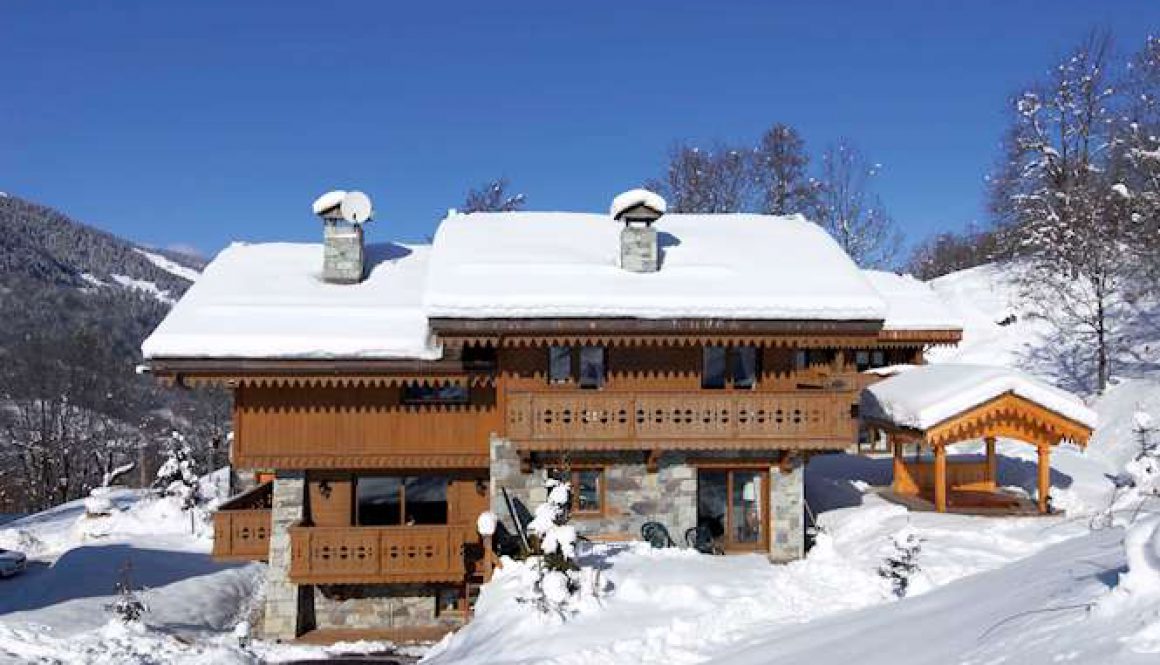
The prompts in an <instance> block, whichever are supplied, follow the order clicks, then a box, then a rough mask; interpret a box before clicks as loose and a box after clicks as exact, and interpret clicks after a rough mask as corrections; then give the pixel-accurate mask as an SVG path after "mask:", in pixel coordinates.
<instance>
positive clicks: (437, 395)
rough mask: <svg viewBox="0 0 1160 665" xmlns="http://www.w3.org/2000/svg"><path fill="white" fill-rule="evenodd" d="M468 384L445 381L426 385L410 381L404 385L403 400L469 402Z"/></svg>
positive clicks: (419, 402)
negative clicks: (462, 384) (439, 383)
mask: <svg viewBox="0 0 1160 665" xmlns="http://www.w3.org/2000/svg"><path fill="white" fill-rule="evenodd" d="M468 401H469V394H468V389H467V386H460V385H455V384H453V383H444V384H441V385H435V386H431V385H425V384H417V383H408V384H407V385H405V386H403V402H404V403H407V404H467V402H468Z"/></svg>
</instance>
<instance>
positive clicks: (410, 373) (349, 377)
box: [149, 358, 494, 388]
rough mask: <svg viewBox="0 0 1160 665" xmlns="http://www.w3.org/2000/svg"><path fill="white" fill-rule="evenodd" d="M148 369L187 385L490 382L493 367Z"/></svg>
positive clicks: (153, 364) (223, 365)
mask: <svg viewBox="0 0 1160 665" xmlns="http://www.w3.org/2000/svg"><path fill="white" fill-rule="evenodd" d="M149 369H150V372H152V373H153V374H154V375H155V376H157V378H158V379H159V380H160V381H162V382H163V383H166V384H170V385H174V384H176V385H182V386H190V387H195V386H205V385H225V386H230V387H234V386H243V385H253V386H264V387H296V388H297V387H317V386H338V387H363V386H367V387H388V386H399V385H405V384H410V383H428V384H446V383H453V384H456V385H470V386H479V385H490V384H491V383H492V382H493V381H494V376H493V369H492V368H490V367H486V366H480V365H477V364H473V363H463V362H460V361H458V360H454V361H451V360H444V361H423V360H353V359H352V360H313V359H300V360H253V359H241V358H196V359H156V360H152V361H150V362H149Z"/></svg>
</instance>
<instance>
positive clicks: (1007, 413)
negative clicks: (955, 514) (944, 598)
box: [859, 364, 1097, 512]
mask: <svg viewBox="0 0 1160 665" xmlns="http://www.w3.org/2000/svg"><path fill="white" fill-rule="evenodd" d="M859 411H860V414H861V416H862V418H863V420H864V421H865V423H866V424H867V426H868V427H870V428H871V429H874V430H879V431H882V432H885V433H886V435H887V437H888V439H889V440H890V442H891V445H892V446H893V448H894V454H895V488H896V489H897V488H898V487H899V486H900V478H899V474H905V473H907V469H906V467H905V464H903V463H902V461H901V445H902V443H904V442H918V443H920V444H927V445H930V446H931V447H933V448H934V452H935V468H934V470H933V471H934V491H935V505H936V509H938V510H939V511H940V512H941V511H944V510H945V509H946V503H947V472H946V447H947V446H949V445H951V444H954V443H958V442H961V441H969V440H976V439H982V440H984V441H985V442H986V443H987V469H988V474H987V477H985V478H984V479H983V482H982V484H984V485H989V486H990V487H991V488H992V489H993V488H994V486H995V478H994V468H995V462H994V454H995V452H994V444H995V440H996V438H999V437H1003V438H1009V439H1014V440H1018V441H1023V442H1025V443H1029V444H1031V445H1034V446H1035V447H1036V448H1037V449H1038V451H1039V508H1040V511H1041V512H1046V510H1047V494H1048V490H1049V488H1050V483H1049V475H1048V474H1049V472H1050V450H1051V448H1052V447H1053V446H1055V445H1058V444H1059V443H1060V442H1063V441H1071V442H1074V443H1076V444H1078V445H1081V446H1083V445H1086V444H1087V442H1088V439H1089V438H1090V437H1091V434H1092V430H1093V429H1095V426H1096V422H1097V418H1096V413H1095V412H1094V411H1092V410H1091V409H1090V408H1088V407H1087V406H1086V405H1085V404H1084V403H1083V401H1082V400H1081V399H1079V398H1078V397H1076V396H1075V395H1072V394H1071V393H1069V392H1067V391H1065V390H1061V389H1059V388H1056V387H1055V386H1052V385H1049V384H1047V383H1045V382H1044V381H1041V380H1039V379H1037V378H1035V377H1032V376H1030V375H1028V374H1026V373H1024V372H1020V371H1018V370H1015V369H1011V368H1007V367H993V366H987V365H965V364H963V365H960V364H943V365H923V366H919V367H913V368H909V369H905V370H904V371H900V372H898V373H896V374H894V375H893V376H891V377H889V378H887V379H883V380H882V381H880V382H878V383H875V384H873V385H871V386H868V387H867V388H865V389H864V390H863V391H862V396H861V404H860V408H859ZM905 484H906V483H901V485H905Z"/></svg>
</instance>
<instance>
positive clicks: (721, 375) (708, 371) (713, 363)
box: [701, 346, 726, 389]
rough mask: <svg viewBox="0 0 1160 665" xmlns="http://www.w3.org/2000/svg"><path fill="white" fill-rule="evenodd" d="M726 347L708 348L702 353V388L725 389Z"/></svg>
mask: <svg viewBox="0 0 1160 665" xmlns="http://www.w3.org/2000/svg"><path fill="white" fill-rule="evenodd" d="M725 350H726V349H725V347H723V346H706V347H705V348H704V349H703V350H702V352H701V359H702V367H701V387H702V388H710V389H718V388H724V387H725Z"/></svg>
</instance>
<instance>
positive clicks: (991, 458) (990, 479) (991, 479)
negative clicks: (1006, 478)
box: [983, 436, 999, 490]
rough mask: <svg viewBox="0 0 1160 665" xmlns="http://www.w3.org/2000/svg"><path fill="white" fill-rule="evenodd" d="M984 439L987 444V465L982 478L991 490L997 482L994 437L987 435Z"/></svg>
mask: <svg viewBox="0 0 1160 665" xmlns="http://www.w3.org/2000/svg"><path fill="white" fill-rule="evenodd" d="M984 441H985V442H986V444H987V465H986V471H985V472H984V474H983V480H984V481H986V483H987V484H988V485H989V486H990V488H991V490H994V489H995V488H996V487H997V486H998V484H999V483H998V480H999V474H998V468H997V466H998V465H997V460H996V459H995V437H993V436H988V437H986V438H985V439H984Z"/></svg>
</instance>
